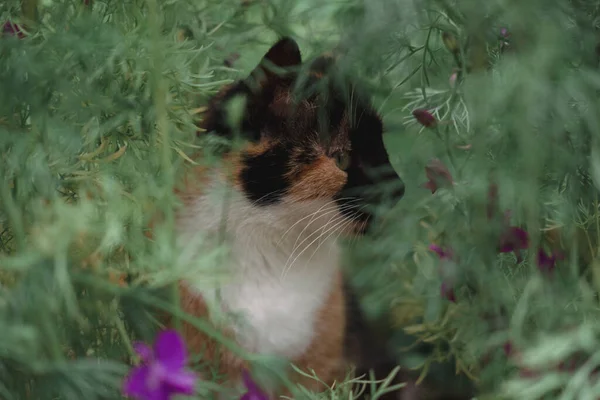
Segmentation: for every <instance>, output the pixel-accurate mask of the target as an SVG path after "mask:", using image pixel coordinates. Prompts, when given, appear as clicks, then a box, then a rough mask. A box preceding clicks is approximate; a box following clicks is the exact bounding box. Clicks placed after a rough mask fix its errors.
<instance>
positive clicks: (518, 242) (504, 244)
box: [498, 226, 529, 262]
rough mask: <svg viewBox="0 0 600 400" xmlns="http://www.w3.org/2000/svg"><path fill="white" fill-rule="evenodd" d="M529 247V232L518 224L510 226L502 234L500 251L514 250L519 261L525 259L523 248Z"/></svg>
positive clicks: (508, 251)
mask: <svg viewBox="0 0 600 400" xmlns="http://www.w3.org/2000/svg"><path fill="white" fill-rule="evenodd" d="M528 247H529V234H528V233H527V232H526V231H525V230H524V229H521V228H519V227H517V226H509V227H508V228H507V229H506V231H505V232H504V233H503V234H502V235H501V236H500V243H499V245H498V251H499V252H500V253H510V252H514V253H515V256H516V257H517V262H521V261H523V258H522V257H521V250H525V249H527V248H528Z"/></svg>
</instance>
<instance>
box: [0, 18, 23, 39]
mask: <svg viewBox="0 0 600 400" xmlns="http://www.w3.org/2000/svg"><path fill="white" fill-rule="evenodd" d="M2 34H3V35H7V36H17V37H18V38H19V39H22V38H24V37H25V34H24V33H23V30H22V29H21V27H20V26H19V25H17V24H15V23H13V22H11V21H6V22H5V23H4V26H3V27H2Z"/></svg>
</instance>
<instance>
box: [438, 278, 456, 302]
mask: <svg viewBox="0 0 600 400" xmlns="http://www.w3.org/2000/svg"><path fill="white" fill-rule="evenodd" d="M440 295H441V296H442V297H443V298H444V299H446V300H448V301H451V302H453V303H456V295H455V294H454V288H453V287H452V286H450V285H449V284H448V283H447V282H442V284H441V285H440Z"/></svg>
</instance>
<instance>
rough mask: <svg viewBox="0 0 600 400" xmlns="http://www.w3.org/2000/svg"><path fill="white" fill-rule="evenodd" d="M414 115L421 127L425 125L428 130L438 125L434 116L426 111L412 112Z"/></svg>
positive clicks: (419, 109)
mask: <svg viewBox="0 0 600 400" xmlns="http://www.w3.org/2000/svg"><path fill="white" fill-rule="evenodd" d="M412 115H413V117H415V119H416V120H417V121H419V123H420V124H421V125H423V126H424V127H426V128H431V127H433V126H435V124H436V120H435V117H434V116H433V114H431V113H430V112H429V111H427V110H425V109H422V108H418V109H416V110H414V111H413V112H412Z"/></svg>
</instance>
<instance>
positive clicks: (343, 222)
mask: <svg viewBox="0 0 600 400" xmlns="http://www.w3.org/2000/svg"><path fill="white" fill-rule="evenodd" d="M347 222H348V220H347V219H346V218H345V217H340V218H338V219H337V221H336V222H335V224H334V225H333V226H330V227H329V229H327V230H326V231H324V232H321V234H320V235H319V236H317V237H316V238H315V239H314V240H313V241H311V242H310V243H309V244H308V245H306V246H304V248H303V249H302V251H301V252H299V253H298V255H296V257H295V258H294V259H293V260H292V262H291V263H290V265H289V266H288V267H287V268H286V270H291V269H292V267H293V266H294V264H295V263H296V261H297V260H298V258H300V256H301V255H302V254H304V252H305V251H306V250H308V249H310V247H311V246H312V245H313V244H314V243H315V242H317V241H318V240H319V239H321V238H322V237H323V236H325V235H326V234H327V233H329V232H331V231H332V230H333V231H334V232H335V229H336V228H338V227H339V226H340V225H343V224H345V223H347ZM319 246H320V245H319ZM319 246H317V248H318V247H319ZM286 264H287V263H286Z"/></svg>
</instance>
